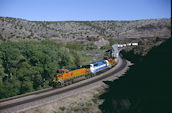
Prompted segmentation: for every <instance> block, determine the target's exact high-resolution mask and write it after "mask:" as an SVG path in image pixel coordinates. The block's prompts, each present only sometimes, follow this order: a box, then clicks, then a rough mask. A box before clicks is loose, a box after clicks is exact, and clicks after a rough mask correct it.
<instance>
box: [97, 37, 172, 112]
mask: <svg viewBox="0 0 172 113" xmlns="http://www.w3.org/2000/svg"><path fill="white" fill-rule="evenodd" d="M171 45H172V39H171V38H170V39H169V40H167V41H166V42H164V43H163V44H161V45H160V46H158V47H154V48H152V50H151V51H150V52H149V53H148V54H147V55H146V56H144V57H143V56H140V55H135V54H134V52H133V51H130V52H127V53H126V52H124V51H122V55H123V57H124V58H126V59H127V60H129V61H131V62H132V63H134V64H135V65H133V66H131V67H130V69H129V70H128V71H127V72H126V74H125V76H123V77H121V78H120V79H118V80H115V81H114V82H105V83H106V84H108V85H109V88H108V89H106V92H105V93H104V94H102V95H101V96H100V98H101V99H104V100H105V101H104V103H103V104H102V105H100V106H99V108H100V109H101V111H102V112H103V113H171V109H170V107H171V103H170V102H171V86H172V85H171V76H172V70H171V69H172V50H171V49H172V46H171Z"/></svg>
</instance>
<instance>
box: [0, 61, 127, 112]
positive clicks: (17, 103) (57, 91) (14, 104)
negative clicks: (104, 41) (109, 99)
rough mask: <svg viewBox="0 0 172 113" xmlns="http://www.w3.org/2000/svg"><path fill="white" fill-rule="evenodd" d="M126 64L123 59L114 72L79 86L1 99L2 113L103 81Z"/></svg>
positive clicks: (49, 89)
mask: <svg viewBox="0 0 172 113" xmlns="http://www.w3.org/2000/svg"><path fill="white" fill-rule="evenodd" d="M126 65H127V62H126V60H125V59H123V60H121V65H120V66H119V67H118V68H117V69H116V70H114V71H112V72H110V73H108V74H106V75H103V76H100V77H98V76H99V75H98V76H96V77H97V78H96V77H95V79H91V80H90V81H88V82H86V83H83V84H80V85H77V86H75V85H74V86H72V87H68V88H65V87H64V88H59V89H55V88H48V89H45V90H41V91H36V92H33V93H29V94H25V95H20V96H16V97H12V98H9V99H4V100H0V113H1V112H2V113H4V112H5V110H7V109H9V108H12V107H16V106H19V105H22V104H26V103H29V102H34V101H38V100H41V99H44V98H47V97H51V96H54V95H59V94H62V93H66V92H68V91H71V90H74V89H77V88H81V87H83V86H86V85H89V84H92V83H95V82H97V81H101V80H103V79H105V78H107V77H110V76H113V75H114V74H116V73H118V72H119V71H121V70H122V69H123V68H125V67H126ZM93 78H94V77H93ZM50 91H53V92H52V93H47V92H50ZM46 93H47V94H46ZM39 94H42V95H40V96H35V95H39ZM27 96H33V98H30V99H24V100H21V101H18V102H14V103H8V104H5V105H4V104H1V103H4V102H8V101H12V100H16V99H20V98H25V97H27Z"/></svg>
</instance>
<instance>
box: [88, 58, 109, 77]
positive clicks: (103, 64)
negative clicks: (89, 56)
mask: <svg viewBox="0 0 172 113" xmlns="http://www.w3.org/2000/svg"><path fill="white" fill-rule="evenodd" d="M107 68H111V65H110V64H109V62H108V60H102V61H99V62H94V63H92V64H90V71H91V72H92V73H93V74H94V75H95V74H96V73H97V72H99V71H102V70H104V69H107Z"/></svg>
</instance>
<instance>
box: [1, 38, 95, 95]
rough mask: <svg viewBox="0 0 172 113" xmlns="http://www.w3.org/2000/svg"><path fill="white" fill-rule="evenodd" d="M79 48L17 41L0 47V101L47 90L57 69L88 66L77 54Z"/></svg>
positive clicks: (83, 58) (84, 58)
mask: <svg viewBox="0 0 172 113" xmlns="http://www.w3.org/2000/svg"><path fill="white" fill-rule="evenodd" d="M79 49H81V46H80V45H75V44H70V45H69V44H57V43H54V42H52V41H20V42H10V41H7V42H3V43H1V44H0V98H6V97H11V96H15V95H18V94H24V93H26V92H31V91H35V90H39V89H43V88H47V87H50V84H51V82H52V79H53V78H54V75H55V74H56V72H57V70H58V69H59V68H67V67H76V66H79V65H83V64H88V63H90V62H92V59H91V58H90V57H88V56H86V55H83V54H80V53H79V52H78V51H77V50H79Z"/></svg>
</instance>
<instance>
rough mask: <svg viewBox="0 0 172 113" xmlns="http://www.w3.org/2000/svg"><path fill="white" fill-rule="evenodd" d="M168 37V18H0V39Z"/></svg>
mask: <svg viewBox="0 0 172 113" xmlns="http://www.w3.org/2000/svg"><path fill="white" fill-rule="evenodd" d="M170 36H171V19H150V20H136V21H54V22H48V21H28V20H23V19H17V18H9V17H0V42H2V41H6V40H12V41H18V40H22V39H24V40H30V39H32V40H53V41H56V42H66V41H67V42H69V41H70V42H71V41H74V42H83V43H85V42H90V41H93V42H95V43H96V42H97V43H101V42H103V43H102V44H103V45H106V44H108V43H109V40H111V39H115V40H124V39H126V38H127V39H137V38H151V37H153V38H154V37H160V38H168V37H170Z"/></svg>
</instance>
